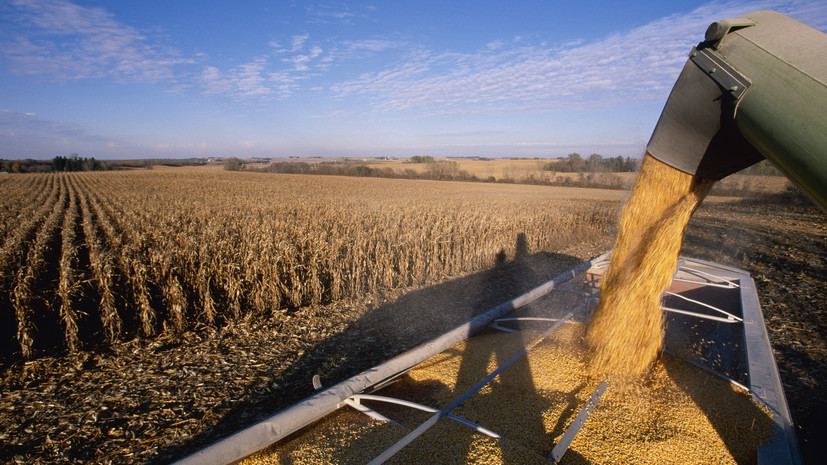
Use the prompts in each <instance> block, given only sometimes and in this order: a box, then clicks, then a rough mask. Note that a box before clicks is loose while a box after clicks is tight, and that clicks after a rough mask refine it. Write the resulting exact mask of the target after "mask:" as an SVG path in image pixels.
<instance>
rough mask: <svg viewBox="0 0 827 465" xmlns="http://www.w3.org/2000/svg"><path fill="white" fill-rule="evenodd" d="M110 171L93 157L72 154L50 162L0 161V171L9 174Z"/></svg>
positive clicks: (30, 160) (31, 160)
mask: <svg viewBox="0 0 827 465" xmlns="http://www.w3.org/2000/svg"><path fill="white" fill-rule="evenodd" d="M108 169H112V167H111V166H109V164H107V163H105V162H102V161H100V160H95V157H92V158H84V157H79V156H78V154H76V153H73V154H71V155H69V156H68V157H62V156H60V155H58V156H56V157H54V158H52V159H51V160H33V159H31V158H26V159H23V160H0V171H4V172H9V173H48V172H50V171H101V170H108Z"/></svg>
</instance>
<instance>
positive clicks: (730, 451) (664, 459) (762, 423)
mask: <svg viewBox="0 0 827 465" xmlns="http://www.w3.org/2000/svg"><path fill="white" fill-rule="evenodd" d="M584 331H585V329H584V326H583V325H582V324H569V325H565V326H563V327H561V328H560V329H559V330H558V331H557V332H556V333H554V334H553V335H552V337H551V338H549V339H548V340H547V341H544V342H542V343H540V344H539V345H537V346H535V347H534V348H533V349H531V351H530V352H529V354H528V356H527V357H525V358H523V359H522V360H521V361H519V362H517V363H516V364H514V365H512V367H511V368H509V369H507V370H506V371H505V372H503V373H502V374H501V375H500V376H498V377H497V378H495V379H494V380H493V381H492V382H491V383H490V384H489V385H488V386H487V387H486V388H485V389H483V390H482V391H480V392H479V393H478V394H477V395H475V396H473V397H472V398H471V399H469V400H468V401H466V402H465V403H464V404H463V405H462V406H460V407H459V408H457V409H456V410H454V412H453V413H454V414H455V415H457V416H460V417H462V418H465V419H468V420H470V421H473V422H475V423H477V424H480V425H482V426H484V427H486V428H489V429H491V430H493V431H495V432H497V433H499V434H501V435H502V436H504V437H505V438H507V439H502V440H495V439H492V438H489V437H487V436H484V435H481V434H479V433H476V432H474V431H473V430H471V429H470V428H468V427H466V426H464V425H460V424H458V423H456V422H453V421H451V420H447V419H443V420H441V421H440V422H439V423H437V425H436V426H435V427H434V428H432V429H431V430H429V431H428V432H427V433H426V434H424V435H423V436H421V437H420V438H418V439H417V440H415V441H414V442H413V443H412V444H410V445H409V446H407V447H405V448H404V449H403V450H402V451H401V452H399V453H398V454H397V455H395V456H394V457H393V458H392V459H391V460H389V461H388V462H387V463H393V464H412V463H416V464H421V463H434V464H437V463H438V464H443V463H445V464H451V463H454V464H460V463H491V464H500V463H505V464H531V463H548V461H546V459H545V457H547V456H548V454H549V453H550V452H551V450H552V448H553V447H554V444H555V443H556V442H557V441H558V440H559V439H560V437H561V436H562V435H563V433H564V432H565V430H566V428H568V426H569V425H570V424H571V422H572V421H573V420H574V418H575V417H576V415H577V413H578V412H579V411H580V409H581V408H582V406H583V405H584V403H585V402H586V400H587V399H588V398H589V397H590V396H591V394H592V392H593V391H594V389H595V388H596V386H597V384H598V380H595V379H591V378H589V376H588V369H587V354H588V351H587V350H586V346H585V344H584V342H583V336H584ZM534 335H535V336H536V333H535V334H534ZM530 336H531V335H522V334H505V333H498V332H488V333H485V334H481V335H478V336H475V337H473V338H471V339H470V340H468V341H465V342H462V343H459V344H457V345H455V346H454V347H452V348H451V349H450V350H448V351H445V352H443V353H442V354H440V355H438V356H437V357H435V358H433V359H431V360H430V361H428V362H426V363H423V364H422V365H420V366H418V367H417V368H416V369H414V370H412V371H411V372H410V373H409V374H408V375H406V376H405V377H404V378H403V379H402V380H401V381H399V382H397V383H396V384H393V385H391V386H389V387H387V388H385V389H384V390H383V391H382V392H380V394H382V395H387V396H392V397H398V398H403V399H407V400H412V401H415V402H419V403H422V404H426V405H429V406H432V407H437V408H441V407H444V406H446V405H447V404H448V403H450V402H451V401H452V400H453V399H455V398H456V397H458V396H459V395H461V394H462V393H463V392H465V391H466V390H467V389H468V388H469V387H470V386H472V385H473V384H475V383H476V381H478V380H479V379H481V378H482V377H483V376H484V375H485V373H487V372H489V371H491V370H493V369H494V368H495V367H496V366H498V365H499V364H501V363H502V362H504V361H505V360H507V359H508V358H510V357H511V355H513V354H514V353H516V352H517V351H519V350H520V349H521V348H522V347H523V346H524V345H525V344H526V343H527V341H528V340H529V339H530ZM480 374H481V375H480ZM478 375H480V376H478ZM365 404H366V405H369V406H370V407H372V408H375V409H376V410H377V411H380V412H382V413H384V414H386V415H388V416H390V417H392V418H394V419H395V420H397V421H399V422H400V423H402V424H403V425H405V427H399V426H395V425H389V424H382V423H380V422H376V421H374V420H371V419H369V418H368V417H366V416H364V415H361V414H358V413H356V412H354V411H353V410H351V409H343V410H341V411H339V412H336V413H334V414H332V415H329V416H328V417H326V418H325V419H323V420H321V421H319V422H317V423H316V424H315V425H313V427H311V428H308V429H306V430H303V431H301V432H299V433H297V434H295V435H293V436H292V437H290V438H288V439H286V440H284V441H282V442H280V443H278V444H276V445H274V446H272V447H271V448H269V449H267V450H265V451H262V452H261V453H259V454H256V455H255V456H253V457H250V458H248V459H247V460H246V461H245V462H243V463H245V464H246V465H253V464H285V463H289V464H322V463H324V464H328V463H330V464H358V463H367V462H369V461H370V460H372V459H373V458H374V457H376V456H378V455H379V454H380V453H381V452H382V451H383V450H385V449H386V448H387V447H389V446H391V445H392V444H393V443H395V442H396V441H397V440H399V439H401V438H402V437H403V436H404V435H405V434H407V432H409V431H410V430H412V429H413V428H415V427H416V426H417V425H418V424H420V423H421V422H423V421H425V420H426V419H427V418H428V414H425V413H418V412H416V411H411V410H407V409H403V408H399V407H388V406H386V405H383V404H375V403H369V402H365ZM771 427H772V423H771V419H770V417H769V416H768V414H767V413H766V412H765V411H764V410H762V409H761V408H759V407H758V406H756V405H755V404H754V403H753V402H752V400H751V398H750V397H749V395H748V394H746V393H744V392H741V391H740V390H738V389H736V388H733V387H732V386H731V385H730V384H728V383H726V382H724V381H722V380H720V379H718V378H716V377H714V376H711V375H709V374H707V373H706V372H704V371H702V370H700V369H698V368H695V367H693V366H691V365H688V364H685V363H683V362H681V361H680V360H678V359H675V358H673V357H670V356H664V357H663V358H661V359H659V360H658V361H657V363H656V364H655V365H654V368H653V369H652V370H650V372H649V373H648V374H647V375H646V376H645V377H644V378H642V379H641V380H639V381H638V382H636V383H633V384H624V385H620V384H612V385H610V387H609V389H608V390H607V391H606V394H605V395H604V396H603V399H602V400H601V402H600V403H599V404H598V406H597V407H596V408H595V410H594V411H593V412H592V415H591V417H590V418H589V420H588V421H587V422H586V424H585V426H584V427H583V429H582V430H581V431H580V433H579V434H578V436H577V437H576V439H575V440H574V442H573V443H572V445H571V447H570V448H569V450H568V452H566V454H565V456H564V457H563V463H571V464H586V463H589V464H604V463H624V464H636V463H698V464H700V463H705V464H706V463H722V464H732V463H751V462H752V461H754V454H755V450H756V448H757V447H758V445H760V444H761V443H762V442H763V441H764V440H765V439H766V437H767V436H768V435H769V433H770V431H771Z"/></svg>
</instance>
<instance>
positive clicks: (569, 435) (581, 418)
mask: <svg viewBox="0 0 827 465" xmlns="http://www.w3.org/2000/svg"><path fill="white" fill-rule="evenodd" d="M608 386H609V382H608V381H606V380H604V381H601V382H600V384H599V385H598V386H597V389H595V390H594V393H592V396H591V397H590V398H589V400H588V401H586V405H584V406H583V408H582V409H580V413H578V414H577V416H576V417H575V418H574V421H573V422H572V423H571V425H569V427H568V429H567V430H566V432H565V433H563V437H561V438H560V441H558V442H557V444H556V445H555V446H554V449H552V450H551V454H550V455H549V456H548V458H549V459H551V460H552V461H553V462H554V463H557V462H559V461H560V459H562V458H563V454H565V453H566V451H567V450H569V446H570V445H571V442H572V441H574V437H575V436H577V433H578V432H579V431H580V429H581V428H582V427H583V424H585V423H586V420H587V419H588V418H589V415H591V413H592V410H594V407H595V406H597V403H598V402H600V398H601V397H603V393H605V392H606V388H607V387H608Z"/></svg>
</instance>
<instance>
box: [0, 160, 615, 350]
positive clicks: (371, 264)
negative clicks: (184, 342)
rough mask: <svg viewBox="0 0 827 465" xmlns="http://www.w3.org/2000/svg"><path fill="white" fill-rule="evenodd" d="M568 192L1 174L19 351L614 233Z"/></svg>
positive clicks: (7, 344)
mask: <svg viewBox="0 0 827 465" xmlns="http://www.w3.org/2000/svg"><path fill="white" fill-rule="evenodd" d="M554 192H556V191H554V190H553V189H550V188H543V187H536V186H534V187H530V186H509V185H487V184H480V183H477V184H470V183H446V182H435V181H434V182H432V181H407V180H383V179H364V178H344V177H324V176H306V175H305V176H302V175H298V176H291V175H275V174H260V173H241V172H238V173H230V172H218V171H215V172H212V171H181V172H178V171H172V170H171V171H125V172H89V173H52V174H29V175H4V176H2V177H0V194H2V195H0V218H2V221H0V244H2V246H0V318H2V321H1V322H0V328H1V329H0V337H2V342H1V343H0V347H2V355H3V356H4V357H8V356H13V357H18V356H22V357H24V358H31V357H33V356H36V355H37V354H39V353H42V352H48V351H55V350H57V351H69V352H72V351H77V350H80V349H83V348H85V347H89V346H91V345H93V344H94V345H101V344H103V345H104V346H105V345H106V344H111V343H116V342H117V341H122V340H128V339H130V338H134V337H144V338H149V337H152V336H154V335H157V334H159V333H162V332H164V333H169V334H173V335H174V334H180V333H182V332H184V331H188V330H192V329H196V328H198V327H200V326H202V325H206V326H215V325H223V324H228V323H232V322H240V321H251V320H257V319H267V318H279V317H280V316H281V315H283V314H284V312H286V311H290V310H291V309H293V308H297V307H300V306H305V305H315V304H319V303H326V302H331V301H335V300H338V299H342V298H347V297H356V296H359V295H360V294H364V293H365V292H370V291H374V290H380V289H390V288H397V287H404V286H416V285H423V284H427V283H435V282H439V281H441V280H444V279H447V278H448V277H453V276H458V275H461V274H463V273H468V272H472V271H477V270H481V269H485V268H488V267H491V266H493V265H494V263H495V257H496V256H497V254H501V253H502V252H503V251H504V252H505V254H506V255H507V256H513V254H514V249H515V241H516V238H517V237H518V236H519V235H521V234H522V235H524V237H525V239H526V245H527V246H528V249H529V251H530V252H532V253H535V252H541V251H555V250H559V249H560V248H562V247H565V246H567V245H569V244H571V243H573V242H576V241H579V240H584V238H588V237H595V236H596V235H603V236H605V235H606V234H608V233H609V232H610V230H611V229H612V228H613V227H614V220H615V215H616V209H617V202H615V201H611V200H582V199H561V198H558V197H557V196H556V195H555V194H554Z"/></svg>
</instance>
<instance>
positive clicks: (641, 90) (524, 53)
mask: <svg viewBox="0 0 827 465" xmlns="http://www.w3.org/2000/svg"><path fill="white" fill-rule="evenodd" d="M756 9H776V10H780V11H782V12H784V13H786V14H789V15H791V16H793V17H799V18H802V19H803V20H807V21H811V23H813V24H814V26H815V27H822V29H823V28H824V24H825V22H827V5H818V4H815V3H813V2H801V1H759V2H741V1H735V2H728V3H724V4H720V3H710V4H707V5H704V6H701V7H698V8H696V9H695V10H693V11H691V12H689V13H686V14H675V15H671V16H668V17H665V18H662V19H659V20H656V21H653V22H650V23H649V24H646V25H643V26H640V27H637V28H634V29H632V30H629V31H626V32H620V33H615V34H612V35H610V36H608V37H605V38H602V39H598V40H594V41H591V42H586V43H583V42H579V43H578V42H574V43H573V44H567V45H566V46H558V47H538V46H533V47H532V46H523V47H518V48H510V47H506V46H505V44H504V43H502V42H499V41H498V42H495V43H489V44H486V45H485V47H484V48H483V49H481V50H480V51H479V52H476V53H465V54H458V53H433V52H430V51H420V52H417V53H412V54H411V55H410V56H408V57H406V58H405V59H403V60H400V61H398V62H397V63H396V64H395V65H393V66H391V67H388V68H386V69H384V70H381V71H375V72H369V73H365V74H363V75H361V76H360V77H358V78H356V79H352V80H347V81H343V82H340V83H338V84H335V85H333V86H332V91H333V92H334V94H335V95H337V96H339V97H342V98H347V97H358V98H361V99H366V100H367V101H368V102H369V104H370V106H371V108H372V109H373V110H374V111H380V112H387V111H414V112H418V113H423V114H429V115H434V116H445V115H456V114H467V113H486V112H510V111H541V110H562V109H571V108H583V107H605V106H613V105H619V104H625V105H629V104H641V103H643V104H645V103H651V102H658V101H662V100H664V99H665V98H666V96H667V95H668V92H669V90H670V89H671V87H672V84H673V83H674V80H675V79H676V78H677V75H678V73H679V72H680V69H681V67H682V65H683V63H684V62H685V61H686V57H687V54H688V52H689V49H690V47H691V46H692V45H695V44H696V43H697V42H699V41H700V40H701V39H702V38H703V33H704V31H705V30H706V27H707V26H708V25H709V24H710V23H711V22H713V21H716V20H719V19H722V18H726V17H733V16H737V15H740V14H743V13H745V12H748V11H753V10H756ZM813 20H815V21H813Z"/></svg>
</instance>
